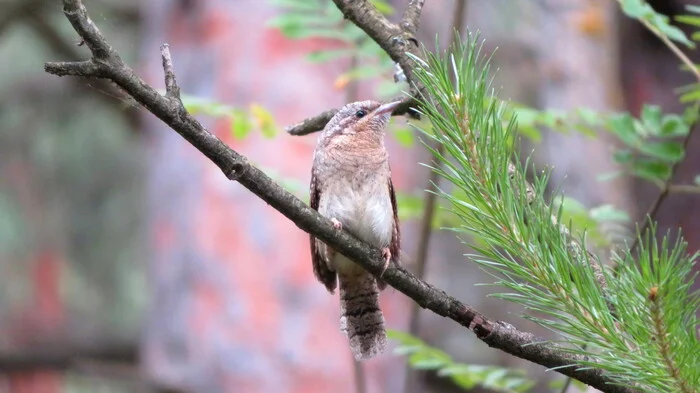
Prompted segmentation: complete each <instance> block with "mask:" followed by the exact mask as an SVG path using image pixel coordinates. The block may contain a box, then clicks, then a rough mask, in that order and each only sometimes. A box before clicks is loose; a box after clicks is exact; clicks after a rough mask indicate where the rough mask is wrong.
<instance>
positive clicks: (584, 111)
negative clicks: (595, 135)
mask: <svg viewBox="0 0 700 393" xmlns="http://www.w3.org/2000/svg"><path fill="white" fill-rule="evenodd" d="M576 114H577V115H578V117H579V118H580V119H581V120H583V122H584V123H586V124H587V125H589V126H591V127H598V126H600V125H602V121H601V119H602V118H603V117H604V116H603V115H602V114H600V113H598V112H596V111H594V110H591V109H588V108H578V109H577V110H576Z"/></svg>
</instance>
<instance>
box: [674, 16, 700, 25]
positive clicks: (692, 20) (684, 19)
mask: <svg viewBox="0 0 700 393" xmlns="http://www.w3.org/2000/svg"><path fill="white" fill-rule="evenodd" d="M675 19H676V21H677V22H680V23H684V24H686V25H691V26H695V27H700V16H694V15H678V16H676V17H675Z"/></svg>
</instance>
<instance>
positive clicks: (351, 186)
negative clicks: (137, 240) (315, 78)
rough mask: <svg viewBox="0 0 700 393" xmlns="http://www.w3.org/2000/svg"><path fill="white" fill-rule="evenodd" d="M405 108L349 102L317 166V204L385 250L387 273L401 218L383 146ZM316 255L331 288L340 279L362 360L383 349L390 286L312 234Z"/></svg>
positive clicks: (327, 133)
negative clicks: (382, 297) (397, 112)
mask: <svg viewBox="0 0 700 393" xmlns="http://www.w3.org/2000/svg"><path fill="white" fill-rule="evenodd" d="M398 105H399V102H398V101H397V102H391V103H388V104H381V103H379V102H376V101H360V102H353V103H350V104H347V105H345V106H344V107H343V108H342V109H340V111H338V113H337V114H336V115H335V116H333V118H332V119H331V120H330V122H328V124H327V125H326V127H325V128H324V129H323V132H322V133H321V135H320V136H319V138H318V142H317V145H316V150H315V152H314V162H313V168H312V171H311V186H310V193H311V207H312V208H313V209H315V210H317V211H318V212H319V213H320V214H322V215H323V216H325V217H327V218H329V219H330V220H331V221H332V222H333V225H334V226H335V228H336V229H338V230H342V229H345V230H346V231H348V232H350V233H351V234H352V235H354V236H355V237H357V238H359V239H361V240H363V241H365V242H367V243H369V244H371V245H373V246H375V247H377V248H379V249H381V250H382V255H383V256H384V258H385V261H386V263H385V265H384V270H386V268H387V267H388V266H389V263H390V262H392V261H393V262H394V263H398V261H399V247H400V234H399V219H398V215H397V210H396V196H395V194H394V186H393V185H392V183H391V169H390V168H389V155H388V153H387V150H386V146H385V145H384V136H385V130H386V126H387V124H388V123H389V118H390V117H391V112H392V111H393V110H394V109H395V108H396V107H397V106H398ZM311 259H312V262H313V270H314V275H315V276H316V278H317V279H318V280H319V281H320V282H321V283H322V284H323V285H325V287H326V288H327V289H328V291H329V292H331V293H333V292H334V290H335V288H336V284H338V286H339V287H340V291H339V292H340V314H341V317H340V328H341V330H342V331H343V332H344V333H345V334H346V335H347V336H348V339H349V340H350V349H351V350H352V352H353V354H354V355H355V358H356V359H357V360H364V359H369V358H372V357H374V356H376V355H378V354H380V353H382V352H384V350H385V349H386V345H387V340H386V330H385V328H384V316H383V315H382V311H381V309H380V308H379V292H380V291H381V290H383V289H384V288H386V283H385V282H383V281H381V279H379V278H375V277H374V276H373V275H372V274H371V273H369V272H367V271H366V270H365V269H364V268H362V267H361V266H360V265H357V264H356V263H355V262H353V261H352V260H350V259H348V258H346V257H345V256H343V255H341V254H340V253H338V252H336V251H335V250H333V249H332V248H330V247H328V246H326V245H325V244H324V243H323V242H321V241H320V240H318V239H316V238H314V237H313V236H311ZM380 277H381V276H380ZM336 280H337V281H336Z"/></svg>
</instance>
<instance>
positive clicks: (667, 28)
mask: <svg viewBox="0 0 700 393" xmlns="http://www.w3.org/2000/svg"><path fill="white" fill-rule="evenodd" d="M656 27H657V28H658V29H659V30H660V31H661V33H663V34H664V35H666V36H667V37H668V38H670V39H672V40H674V41H676V42H680V43H681V44H684V45H685V46H687V47H688V48H691V49H694V48H695V43H694V42H693V41H691V40H689V39H688V37H687V36H686V35H685V33H684V32H683V30H681V29H679V28H678V27H676V26H673V25H670V24H668V22H666V23H659V24H657V25H656Z"/></svg>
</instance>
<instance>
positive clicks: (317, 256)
mask: <svg viewBox="0 0 700 393" xmlns="http://www.w3.org/2000/svg"><path fill="white" fill-rule="evenodd" d="M309 194H310V198H309V204H310V205H311V208H312V209H314V210H316V211H318V205H319V200H320V199H321V193H320V192H319V189H318V177H317V176H316V173H315V171H313V172H312V174H311V185H310V187H309ZM309 238H310V240H311V263H312V265H313V269H314V275H315V276H316V279H317V280H318V281H320V282H321V284H323V285H324V286H325V287H326V289H328V291H329V292H330V293H333V291H335V287H336V285H337V280H336V274H335V271H333V270H332V269H331V268H330V267H329V265H328V263H326V261H325V260H324V259H323V256H322V255H321V250H320V245H319V241H318V240H317V239H316V238H315V237H314V236H313V235H309Z"/></svg>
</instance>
